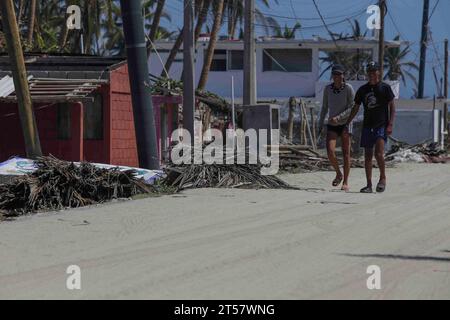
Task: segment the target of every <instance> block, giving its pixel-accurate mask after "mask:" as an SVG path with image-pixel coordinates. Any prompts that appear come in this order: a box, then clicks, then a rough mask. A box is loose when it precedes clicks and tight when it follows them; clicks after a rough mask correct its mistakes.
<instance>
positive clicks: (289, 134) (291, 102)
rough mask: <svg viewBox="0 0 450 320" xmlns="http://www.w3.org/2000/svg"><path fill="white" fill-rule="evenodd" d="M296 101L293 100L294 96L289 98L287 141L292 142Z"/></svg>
mask: <svg viewBox="0 0 450 320" xmlns="http://www.w3.org/2000/svg"><path fill="white" fill-rule="evenodd" d="M296 105H297V102H296V101H295V97H290V98H289V116H288V121H287V138H288V140H289V142H292V138H293V135H294V110H295V106H296Z"/></svg>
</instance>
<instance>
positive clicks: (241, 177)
mask: <svg viewBox="0 0 450 320" xmlns="http://www.w3.org/2000/svg"><path fill="white" fill-rule="evenodd" d="M166 173H167V177H166V178H165V180H164V183H165V184H167V185H169V186H172V187H175V188H176V189H177V190H183V189H188V188H239V187H240V188H252V189H294V187H292V186H290V185H289V184H287V183H286V182H284V181H283V180H281V179H280V178H278V177H276V176H270V175H262V174H261V166H259V165H250V164H233V165H227V164H190V165H179V166H175V165H172V166H169V167H168V168H166Z"/></svg>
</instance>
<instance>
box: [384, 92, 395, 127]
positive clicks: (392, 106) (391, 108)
mask: <svg viewBox="0 0 450 320" xmlns="http://www.w3.org/2000/svg"><path fill="white" fill-rule="evenodd" d="M394 120H395V102H394V100H391V102H389V123H388V126H387V128H386V133H387V134H388V135H391V134H392V131H393V129H394Z"/></svg>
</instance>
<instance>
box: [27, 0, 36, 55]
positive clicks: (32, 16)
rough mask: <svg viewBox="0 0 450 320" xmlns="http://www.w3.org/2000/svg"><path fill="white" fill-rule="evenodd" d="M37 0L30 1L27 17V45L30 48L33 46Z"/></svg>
mask: <svg viewBox="0 0 450 320" xmlns="http://www.w3.org/2000/svg"><path fill="white" fill-rule="evenodd" d="M36 10H37V0H31V2H30V9H29V16H28V35H27V43H28V45H29V46H30V47H31V46H32V45H33V35H34V23H35V21H36Z"/></svg>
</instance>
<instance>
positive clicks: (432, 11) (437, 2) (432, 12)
mask: <svg viewBox="0 0 450 320" xmlns="http://www.w3.org/2000/svg"><path fill="white" fill-rule="evenodd" d="M439 1H440V0H437V1H436V4H435V5H434V7H433V10H431V14H430V18H429V20H431V17H432V16H433V14H434V11H435V10H436V7H437V6H438V4H439Z"/></svg>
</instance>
